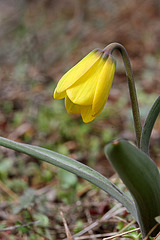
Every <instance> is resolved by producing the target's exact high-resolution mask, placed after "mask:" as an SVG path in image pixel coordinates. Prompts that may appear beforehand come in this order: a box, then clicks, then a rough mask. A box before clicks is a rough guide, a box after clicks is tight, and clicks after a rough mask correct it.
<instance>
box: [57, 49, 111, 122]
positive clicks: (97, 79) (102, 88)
mask: <svg viewBox="0 0 160 240" xmlns="http://www.w3.org/2000/svg"><path fill="white" fill-rule="evenodd" d="M114 73H115V61H114V59H113V57H112V56H111V55H107V54H106V53H105V52H104V51H103V50H99V49H95V50H93V51H92V52H90V53H89V54H88V55H87V56H86V57H85V58H83V59H82V60H81V61H80V62H78V63H77V64H76V65H75V66H74V67H73V68H71V69H70V70H69V71H68V72H67V73H66V74H65V75H64V76H63V77H62V78H61V79H60V81H59V82H58V84H57V87H56V89H55V91H54V98H56V99H62V98H65V106H66V109H67V112H69V113H72V114H81V116H82V119H83V121H84V122H85V123H87V122H90V121H92V120H93V119H94V118H95V117H97V116H98V115H99V114H100V113H101V112H102V110H103V108H104V105H105V103H106V101H107V98H108V95H109V91H110V88H111V85H112V82H113V77H114Z"/></svg>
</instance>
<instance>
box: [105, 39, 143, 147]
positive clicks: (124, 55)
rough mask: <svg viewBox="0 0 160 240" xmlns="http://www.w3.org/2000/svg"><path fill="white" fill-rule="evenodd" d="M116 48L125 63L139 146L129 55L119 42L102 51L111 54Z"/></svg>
mask: <svg viewBox="0 0 160 240" xmlns="http://www.w3.org/2000/svg"><path fill="white" fill-rule="evenodd" d="M116 49H117V50H119V52H120V53H121V56H122V58H123V62H124V65H125V70H126V76H127V80H128V86H129V93H130V99H131V106H132V112H133V119H134V127H135V132H136V138H137V146H138V147H140V139H141V132H142V126H141V120H140V113H139V107H138V100H137V94H136V88H135V81H134V77H133V72H132V68H131V64H130V60H129V56H128V54H127V51H126V49H125V48H124V47H123V46H122V45H121V44H119V43H111V44H109V45H108V46H107V47H106V48H105V49H104V51H105V52H107V53H108V54H112V52H113V51H114V50H116Z"/></svg>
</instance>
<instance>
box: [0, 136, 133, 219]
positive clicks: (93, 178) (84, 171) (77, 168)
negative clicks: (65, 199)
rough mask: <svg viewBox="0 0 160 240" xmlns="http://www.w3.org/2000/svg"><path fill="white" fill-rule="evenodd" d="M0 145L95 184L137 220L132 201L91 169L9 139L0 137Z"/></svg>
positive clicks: (61, 156) (57, 154) (50, 152)
mask: <svg viewBox="0 0 160 240" xmlns="http://www.w3.org/2000/svg"><path fill="white" fill-rule="evenodd" d="M0 145H1V146H4V147H7V148H10V149H13V150H16V151H18V152H21V153H25V154H27V155H30V156H32V157H35V158H38V159H41V160H42V161H45V162H48V163H51V164H53V165H55V166H57V167H60V168H63V169H65V170H67V171H69V172H72V173H74V174H76V175H77V176H80V177H82V178H84V179H86V180H88V181H89V182H91V183H93V184H95V185H96V186H98V187H99V188H101V189H103V190H104V191H105V192H107V193H109V194H110V195H111V196H112V197H113V198H115V199H116V200H117V201H119V202H120V203H122V204H123V205H124V206H125V207H126V209H127V210H128V211H129V212H130V213H131V214H132V216H133V217H134V218H135V219H137V216H136V211H135V206H134V203H133V202H132V200H131V199H130V198H129V197H127V196H126V195H125V194H124V193H123V192H122V191H121V190H120V189H118V188H117V187H116V186H115V185H114V184H113V183H112V182H111V181H109V180H108V179H107V178H105V177H104V176H103V175H101V174H100V173H98V172H97V171H95V170H94V169H92V168H89V167H88V166H86V165H84V164H82V163H80V162H78V161H76V160H74V159H72V158H69V157H66V156H64V155H61V154H59V153H56V152H53V151H50V150H47V149H44V148H41V147H37V146H32V145H27V144H22V143H18V142H15V141H11V140H9V139H6V138H3V137H0Z"/></svg>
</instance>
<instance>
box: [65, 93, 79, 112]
mask: <svg viewBox="0 0 160 240" xmlns="http://www.w3.org/2000/svg"><path fill="white" fill-rule="evenodd" d="M65 107H66V109H67V112H68V113H71V114H80V113H81V109H80V106H79V105H77V104H74V103H73V102H72V101H71V100H70V99H69V98H68V97H67V96H66V97H65Z"/></svg>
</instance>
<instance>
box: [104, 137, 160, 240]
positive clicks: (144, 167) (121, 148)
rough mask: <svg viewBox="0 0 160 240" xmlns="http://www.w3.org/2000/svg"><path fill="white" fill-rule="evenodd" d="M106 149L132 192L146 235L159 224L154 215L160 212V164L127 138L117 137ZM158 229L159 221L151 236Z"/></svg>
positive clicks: (112, 162) (144, 234)
mask: <svg viewBox="0 0 160 240" xmlns="http://www.w3.org/2000/svg"><path fill="white" fill-rule="evenodd" d="M105 153H106V155H107V157H108V159H109V160H110V162H111V164H112V166H113V167H114V168H115V170H116V172H117V173H118V174H119V176H120V178H121V179H122V181H123V182H124V184H125V185H126V186H127V188H128V189H129V191H130V193H131V194H132V197H133V199H134V202H135V205H136V209H137V216H138V223H139V225H140V228H141V231H142V234H143V236H144V237H145V236H146V235H147V234H148V232H149V231H150V230H151V229H152V228H153V227H154V226H155V225H156V223H157V222H156V221H155V217H157V216H159V215H160V174H159V171H158V168H157V166H156V164H155V163H154V162H153V161H152V159H150V158H149V157H148V155H147V154H145V153H144V152H143V151H141V150H139V149H138V148H137V147H135V146H133V145H132V144H130V143H129V142H127V141H125V140H116V141H114V142H113V143H110V144H108V145H107V146H106V147H105ZM159 231H160V225H159V226H158V227H157V228H156V229H155V230H154V231H153V232H152V234H153V235H151V236H155V235H156V234H157V233H158V232H159ZM154 234H155V235H154Z"/></svg>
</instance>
